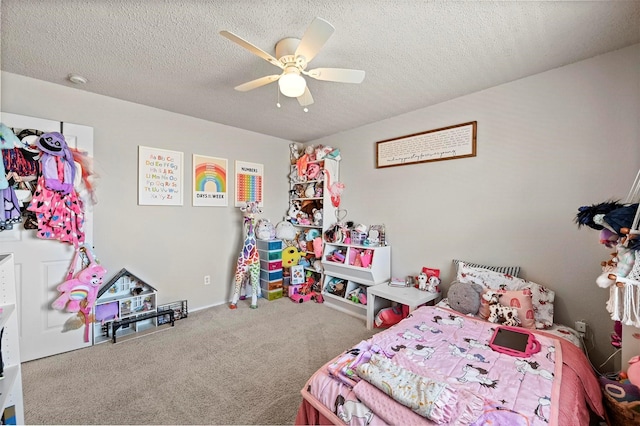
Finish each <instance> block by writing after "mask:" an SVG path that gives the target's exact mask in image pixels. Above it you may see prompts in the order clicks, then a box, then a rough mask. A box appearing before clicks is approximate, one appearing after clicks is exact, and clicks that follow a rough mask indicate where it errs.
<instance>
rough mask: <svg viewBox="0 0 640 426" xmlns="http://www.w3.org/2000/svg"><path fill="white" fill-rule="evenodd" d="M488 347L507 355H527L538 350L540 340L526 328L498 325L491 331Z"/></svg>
mask: <svg viewBox="0 0 640 426" xmlns="http://www.w3.org/2000/svg"><path fill="white" fill-rule="evenodd" d="M489 347H490V348H491V349H493V350H494V351H497V352H501V353H504V354H507V355H511V356H519V357H529V356H531V355H533V354H535V353H536V352H539V351H540V342H538V341H537V340H536V338H535V336H534V335H533V333H531V332H529V331H527V330H524V329H522V328H518V327H509V326H500V327H496V329H495V331H494V332H493V337H491V341H490V342H489Z"/></svg>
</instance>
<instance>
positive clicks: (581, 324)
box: [576, 320, 587, 334]
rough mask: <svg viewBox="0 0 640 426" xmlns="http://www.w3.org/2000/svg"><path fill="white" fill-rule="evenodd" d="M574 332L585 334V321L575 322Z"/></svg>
mask: <svg viewBox="0 0 640 426" xmlns="http://www.w3.org/2000/svg"><path fill="white" fill-rule="evenodd" d="M576 331H577V332H578V333H583V334H584V333H586V332H587V322H586V321H585V320H579V321H576Z"/></svg>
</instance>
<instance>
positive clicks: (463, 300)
mask: <svg viewBox="0 0 640 426" xmlns="http://www.w3.org/2000/svg"><path fill="white" fill-rule="evenodd" d="M481 294H482V286H481V285H480V284H476V283H461V282H459V281H454V282H453V283H452V284H451V287H449V291H448V292H447V300H448V302H449V306H451V308H452V309H455V310H456V311H458V312H460V313H461V314H472V315H475V314H477V313H478V310H479V309H480V296H481Z"/></svg>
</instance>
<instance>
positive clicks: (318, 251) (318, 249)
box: [313, 237, 322, 259]
mask: <svg viewBox="0 0 640 426" xmlns="http://www.w3.org/2000/svg"><path fill="white" fill-rule="evenodd" d="M313 254H314V255H315V256H316V258H318V259H320V258H321V257H322V238H321V237H316V238H314V239H313Z"/></svg>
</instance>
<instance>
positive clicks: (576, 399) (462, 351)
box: [296, 306, 604, 425]
mask: <svg viewBox="0 0 640 426" xmlns="http://www.w3.org/2000/svg"><path fill="white" fill-rule="evenodd" d="M494 326H495V324H492V323H488V322H485V321H481V320H478V319H475V318H471V317H467V316H463V315H460V314H458V313H457V312H455V311H452V310H448V309H445V308H440V307H432V306H426V307H422V308H419V309H418V310H416V311H414V312H413V314H412V315H411V316H409V317H408V318H406V319H404V320H403V321H402V322H400V323H399V324H397V325H396V326H394V327H392V328H390V329H387V330H384V331H381V332H379V333H378V334H376V335H374V336H373V337H372V338H371V339H369V340H368V341H364V342H361V343H360V344H358V345H357V346H356V347H354V348H353V349H352V350H350V351H347V352H345V353H344V354H341V355H339V356H338V357H336V358H335V359H333V360H331V361H330V362H329V363H327V364H326V365H325V366H324V367H322V368H321V369H320V370H318V371H317V372H316V373H315V374H314V375H313V376H312V377H311V378H310V379H309V381H308V382H307V385H306V386H305V388H304V389H303V390H302V395H303V397H304V400H305V401H303V404H302V405H301V407H300V411H299V413H298V418H297V419H296V424H324V423H325V422H330V423H334V424H349V425H382V424H451V425H454V424H472V425H481V424H510V425H519V424H523V425H524V424H527V425H546V424H550V425H566V424H589V409H591V410H592V411H593V412H594V413H596V414H597V415H599V416H601V417H602V416H604V409H603V406H602V398H601V394H600V387H599V384H598V381H597V379H596V377H595V375H594V374H593V372H592V370H591V367H590V364H589V362H588V360H587V359H586V357H585V356H584V354H583V353H582V352H581V351H580V349H578V348H577V347H576V346H575V345H573V344H571V343H569V342H567V341H565V340H564V339H559V338H557V336H554V335H552V334H548V333H544V332H535V334H536V338H537V340H538V341H539V342H540V343H541V345H542V350H541V351H540V352H539V353H537V354H535V355H533V356H532V357H530V358H517V357H512V356H509V355H506V354H501V353H498V352H495V351H492V350H491V349H490V348H489V347H488V346H487V344H488V342H489V339H490V338H491V335H492V333H493V328H494ZM394 380H395V382H394ZM389 383H391V385H390V384H389ZM425 384H428V385H429V386H425ZM416 389H419V392H416ZM425 389H430V390H431V393H429V392H426V391H425ZM416 401H417V402H416ZM314 413H315V414H314ZM465 416H466V417H465ZM465 418H466V420H462V419H465ZM430 419H431V420H430ZM470 419H474V420H470Z"/></svg>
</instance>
